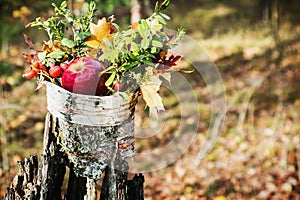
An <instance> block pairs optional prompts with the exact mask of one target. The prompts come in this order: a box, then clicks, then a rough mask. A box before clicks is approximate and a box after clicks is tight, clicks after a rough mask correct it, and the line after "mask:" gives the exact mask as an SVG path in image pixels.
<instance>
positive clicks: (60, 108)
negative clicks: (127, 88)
mask: <svg viewBox="0 0 300 200" xmlns="http://www.w3.org/2000/svg"><path fill="white" fill-rule="evenodd" d="M46 90H47V109H48V111H49V112H50V113H51V114H52V115H53V116H54V117H56V118H57V120H58V125H59V138H58V139H59V142H60V143H61V146H62V149H63V150H64V151H65V153H66V154H67V155H68V159H69V160H70V162H71V163H73V169H74V172H75V174H76V175H77V176H82V177H89V178H92V179H95V180H98V179H100V177H101V174H102V173H103V171H104V169H105V167H106V166H107V165H109V163H110V160H111V159H112V158H113V157H114V156H115V154H116V152H117V151H118V152H119V153H120V156H121V157H122V159H126V158H129V157H132V156H133V155H134V111H135V105H136V103H137V94H135V95H132V97H131V98H130V99H128V100H125V99H124V98H123V97H121V96H119V95H113V96H91V95H82V94H75V93H72V92H69V91H67V90H65V89H63V88H62V87H59V86H57V85H55V84H52V83H49V82H47V83H46Z"/></svg>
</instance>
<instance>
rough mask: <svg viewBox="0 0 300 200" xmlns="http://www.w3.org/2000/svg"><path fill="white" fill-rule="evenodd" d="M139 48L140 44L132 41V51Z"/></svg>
mask: <svg viewBox="0 0 300 200" xmlns="http://www.w3.org/2000/svg"><path fill="white" fill-rule="evenodd" d="M139 49H140V48H139V46H138V45H137V44H136V43H135V42H131V44H130V51H133V52H135V51H138V50H139Z"/></svg>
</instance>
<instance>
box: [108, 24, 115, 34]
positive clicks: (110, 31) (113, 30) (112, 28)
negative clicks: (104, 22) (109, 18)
mask: <svg viewBox="0 0 300 200" xmlns="http://www.w3.org/2000/svg"><path fill="white" fill-rule="evenodd" d="M114 32H115V27H114V26H110V29H109V33H110V34H112V33H114Z"/></svg>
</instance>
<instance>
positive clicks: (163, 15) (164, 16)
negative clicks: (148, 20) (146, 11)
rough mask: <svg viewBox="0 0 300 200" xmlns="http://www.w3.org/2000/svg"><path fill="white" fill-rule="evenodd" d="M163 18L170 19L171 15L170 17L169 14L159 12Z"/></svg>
mask: <svg viewBox="0 0 300 200" xmlns="http://www.w3.org/2000/svg"><path fill="white" fill-rule="evenodd" d="M159 14H160V15H161V16H162V17H163V18H165V19H166V20H170V19H171V17H169V16H168V15H166V14H164V13H159Z"/></svg>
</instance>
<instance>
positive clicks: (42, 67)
mask: <svg viewBox="0 0 300 200" xmlns="http://www.w3.org/2000/svg"><path fill="white" fill-rule="evenodd" d="M40 69H41V70H43V71H44V72H47V68H46V67H45V65H43V64H41V63H40Z"/></svg>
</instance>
